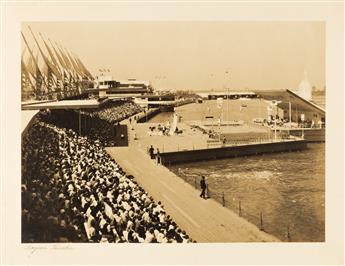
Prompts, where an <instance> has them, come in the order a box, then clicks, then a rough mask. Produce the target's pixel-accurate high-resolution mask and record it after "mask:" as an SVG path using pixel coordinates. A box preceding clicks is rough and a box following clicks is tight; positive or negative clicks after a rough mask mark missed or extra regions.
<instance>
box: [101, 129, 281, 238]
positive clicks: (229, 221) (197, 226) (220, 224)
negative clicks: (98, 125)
mask: <svg viewBox="0 0 345 266" xmlns="http://www.w3.org/2000/svg"><path fill="white" fill-rule="evenodd" d="M129 132H130V135H129V138H130V145H129V147H110V148H106V150H107V152H108V153H109V154H110V155H111V156H112V157H113V158H114V159H115V160H116V161H117V162H118V163H119V164H120V165H121V167H122V168H123V169H124V170H125V171H126V172H127V173H128V174H132V175H133V176H134V177H135V179H136V180H137V182H138V183H139V184H140V185H141V186H142V187H143V188H144V189H145V190H146V191H147V192H148V193H149V194H150V195H151V196H152V197H153V198H154V199H155V201H156V202H158V201H161V202H162V204H163V205H164V207H165V209H166V211H167V213H168V214H169V215H170V216H171V217H172V218H173V219H174V221H176V223H177V224H178V225H179V226H180V227H181V228H182V229H183V230H185V231H186V232H187V233H188V234H189V236H190V237H192V238H193V239H194V240H196V241H197V242H204V243H205V242H275V241H279V240H278V239H277V238H275V237H274V236H271V235H269V234H267V233H265V232H263V231H260V230H259V229H258V228H257V227H256V226H255V225H253V224H251V223H249V222H248V221H246V220H245V219H243V218H241V217H239V216H238V215H237V214H235V213H234V212H232V211H231V210H229V209H227V208H225V207H223V206H221V205H220V204H219V203H217V202H216V201H214V200H212V199H207V200H204V199H202V198H200V197H199V194H200V191H198V190H196V189H195V188H194V187H192V186H191V185H190V184H188V183H186V182H185V181H184V180H182V179H181V178H180V177H178V176H176V175H175V174H174V173H172V172H171V171H169V170H168V169H167V168H166V167H164V166H162V165H157V164H156V162H155V161H154V160H151V159H150V158H149V155H148V154H147V153H146V151H145V149H143V147H142V146H141V145H140V143H139V140H134V137H133V131H132V130H129Z"/></svg>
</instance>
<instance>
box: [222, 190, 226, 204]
mask: <svg viewBox="0 0 345 266" xmlns="http://www.w3.org/2000/svg"><path fill="white" fill-rule="evenodd" d="M222 202H223V207H224V206H225V198H224V192H223V195H222Z"/></svg>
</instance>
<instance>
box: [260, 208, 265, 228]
mask: <svg viewBox="0 0 345 266" xmlns="http://www.w3.org/2000/svg"><path fill="white" fill-rule="evenodd" d="M260 230H261V231H264V222H263V219H262V212H260Z"/></svg>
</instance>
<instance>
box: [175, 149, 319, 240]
mask: <svg viewBox="0 0 345 266" xmlns="http://www.w3.org/2000/svg"><path fill="white" fill-rule="evenodd" d="M308 146H309V149H308V150H305V151H300V152H290V153H278V154H266V155H262V156H249V157H246V158H231V159H223V160H214V161H204V162H195V163H186V164H182V165H181V164H179V165H175V166H172V167H171V170H172V171H174V172H175V173H176V174H177V175H180V176H181V177H182V178H184V179H186V180H187V181H188V182H189V183H191V184H192V185H194V182H195V178H197V184H198V183H199V177H200V176H201V175H205V176H206V178H207V183H208V185H209V190H210V196H211V198H213V199H215V200H217V201H219V202H222V194H223V193H224V198H225V205H226V207H229V208H230V209H232V210H234V211H235V212H236V213H238V208H239V201H241V210H242V216H243V217H244V218H246V219H247V220H249V221H250V222H252V223H254V224H256V225H257V226H258V227H260V226H261V225H260V223H261V222H260V212H262V217H263V228H264V230H265V231H266V232H268V233H270V234H273V235H275V236H277V237H278V238H280V239H281V240H282V241H288V238H287V231H288V229H287V228H288V227H289V232H290V237H291V241H298V242H299V241H302V242H314V241H317V242H322V241H324V240H325V208H324V206H325V178H324V177H325V144H324V143H311V144H308Z"/></svg>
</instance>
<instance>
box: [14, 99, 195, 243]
mask: <svg viewBox="0 0 345 266" xmlns="http://www.w3.org/2000/svg"><path fill="white" fill-rule="evenodd" d="M126 106H127V107H128V106H129V105H126ZM127 107H126V110H127V111H123V110H124V109H122V108H121V109H119V110H120V112H121V114H120V115H113V114H111V115H110V114H109V116H108V111H106V112H102V111H101V112H99V113H98V114H97V116H102V117H103V118H104V119H107V117H108V118H109V119H113V120H112V122H115V121H116V119H115V117H117V119H120V117H122V118H123V117H126V116H127V115H128V113H131V111H129V109H128V108H127ZM133 112H134V111H133ZM50 115H51V113H49V112H47V111H45V112H41V113H39V114H38V115H37V116H36V117H35V118H34V119H35V120H34V122H33V124H32V125H31V127H30V128H29V130H28V132H27V133H25V135H24V136H23V139H22V185H21V193H22V241H23V242H24V243H40V242H43V243H47V242H49V243H50V242H51V243H54V242H110V243H123V242H130V243H188V242H193V240H192V239H191V238H190V237H189V236H188V235H187V233H186V232H185V231H183V230H182V229H181V228H179V226H178V225H177V224H176V223H175V222H174V221H173V220H172V218H171V217H170V216H169V215H168V214H167V213H166V211H165V209H164V206H163V205H162V203H161V202H155V201H154V200H153V198H152V197H151V196H150V195H148V193H147V192H145V191H144V189H143V188H142V187H140V185H138V183H137V182H136V181H135V178H134V177H133V176H130V175H127V174H126V173H125V172H124V171H123V169H122V168H121V167H120V166H119V165H118V164H117V163H116V162H115V161H114V160H113V159H112V158H111V157H110V156H109V155H108V154H107V153H106V151H105V150H104V146H103V144H102V141H100V140H95V139H90V138H89V137H88V136H80V135H79V134H78V133H77V131H76V130H74V129H71V128H65V127H61V126H60V125H57V124H55V123H52V121H49V119H48V118H49V116H50ZM94 115H95V114H94ZM66 119H67V118H66ZM52 120H53V119H52Z"/></svg>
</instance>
